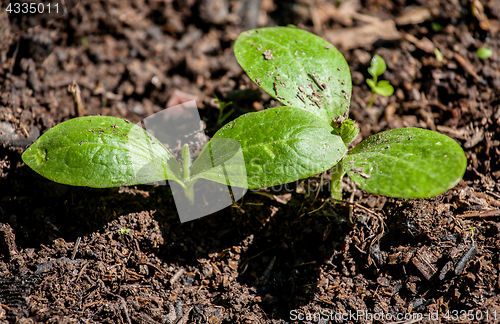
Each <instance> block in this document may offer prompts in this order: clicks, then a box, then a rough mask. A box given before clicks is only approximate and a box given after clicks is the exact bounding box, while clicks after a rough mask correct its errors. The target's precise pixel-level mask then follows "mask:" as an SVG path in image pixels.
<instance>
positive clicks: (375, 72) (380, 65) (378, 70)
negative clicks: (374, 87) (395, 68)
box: [368, 54, 387, 80]
mask: <svg viewBox="0 0 500 324" xmlns="http://www.w3.org/2000/svg"><path fill="white" fill-rule="evenodd" d="M386 69H387V66H386V65H385V61H384V59H383V58H382V57H381V56H380V55H378V54H375V55H374V56H373V58H372V60H371V66H370V67H369V68H368V73H370V75H371V76H372V77H373V79H374V80H377V77H378V76H380V75H382V73H384V72H385V70H386Z"/></svg>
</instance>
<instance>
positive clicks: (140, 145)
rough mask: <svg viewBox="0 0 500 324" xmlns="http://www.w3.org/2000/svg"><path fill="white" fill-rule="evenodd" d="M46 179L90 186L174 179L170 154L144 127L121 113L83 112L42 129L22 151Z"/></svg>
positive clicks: (176, 172)
mask: <svg viewBox="0 0 500 324" xmlns="http://www.w3.org/2000/svg"><path fill="white" fill-rule="evenodd" d="M22 159H23V161H24V162H25V163H26V164H27V165H28V166H29V167H30V168H32V169H33V170H34V171H36V172H37V173H39V174H41V175H42V176H44V177H45V178H47V179H50V180H52V181H55V182H58V183H63V184H68V185H74V186H87V187H94V188H106V187H116V186H122V185H136V184H143V183H151V182H155V181H162V180H166V179H171V180H176V181H179V179H180V177H179V174H180V173H179V171H180V166H179V164H178V163H177V161H176V160H175V158H174V157H173V156H172V154H171V153H170V152H169V151H168V150H167V149H166V147H165V146H163V144H162V143H160V142H159V141H158V140H157V139H156V138H154V137H153V136H151V135H150V134H149V133H147V132H146V131H145V130H144V129H142V128H141V127H139V126H136V125H134V124H132V123H129V122H127V121H125V120H123V119H121V118H116V117H105V116H87V117H80V118H74V119H70V120H68V121H65V122H63V123H61V124H59V125H56V126H55V127H53V128H51V129H50V130H48V131H47V132H46V133H45V134H43V135H42V136H41V137H40V138H39V139H38V140H37V141H36V142H35V143H34V144H33V145H31V146H30V147H29V148H28V149H27V150H26V151H25V152H24V153H23V155H22Z"/></svg>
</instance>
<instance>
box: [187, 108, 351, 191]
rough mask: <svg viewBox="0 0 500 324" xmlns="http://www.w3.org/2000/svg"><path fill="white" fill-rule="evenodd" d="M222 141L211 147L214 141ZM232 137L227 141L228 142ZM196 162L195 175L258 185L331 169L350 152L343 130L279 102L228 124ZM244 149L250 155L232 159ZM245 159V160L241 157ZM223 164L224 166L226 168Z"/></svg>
mask: <svg viewBox="0 0 500 324" xmlns="http://www.w3.org/2000/svg"><path fill="white" fill-rule="evenodd" d="M217 140H218V141H221V142H220V143H221V144H220V145H219V144H218V145H219V147H218V148H217V149H216V150H213V147H212V150H210V147H211V146H212V144H210V143H213V142H214V141H217ZM225 140H227V141H225ZM210 143H209V144H208V145H207V146H206V147H205V148H204V149H203V151H202V152H201V153H200V156H198V158H197V159H196V161H195V162H194V163H193V166H192V168H191V174H192V176H193V179H196V178H205V179H208V180H212V181H215V182H219V183H226V182H225V181H224V177H223V176H224V172H225V174H226V175H227V176H228V179H230V180H231V181H230V183H229V184H230V185H233V186H237V187H243V188H249V189H255V188H261V187H269V186H274V185H279V184H283V183H289V182H292V181H296V180H299V179H303V178H307V177H309V176H312V175H315V174H318V173H321V172H323V171H325V170H328V169H329V168H331V167H332V166H333V165H335V164H337V163H338V161H340V159H341V158H342V157H343V156H344V155H345V154H346V152H347V148H346V146H345V144H344V142H343V141H342V138H341V137H340V135H338V134H336V133H335V131H334V130H333V128H332V127H331V126H330V125H329V124H328V123H327V122H326V121H324V120H322V119H320V118H318V117H317V116H315V115H313V114H311V113H310V112H307V111H304V110H301V109H297V108H293V107H278V108H270V109H266V110H263V111H260V112H254V113H249V114H245V115H243V116H240V117H239V118H237V119H235V120H233V121H231V122H229V123H228V124H226V125H225V126H224V127H222V128H221V129H220V130H219V131H218V132H217V133H216V134H215V135H214V137H213V138H212V140H211V141H210ZM238 153H242V155H243V157H244V160H237V159H236V162H235V163H233V160H231V159H232V158H233V157H234V156H237V154H238ZM241 161H242V162H241ZM222 166H223V168H222Z"/></svg>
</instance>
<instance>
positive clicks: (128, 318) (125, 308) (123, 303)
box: [109, 293, 132, 324]
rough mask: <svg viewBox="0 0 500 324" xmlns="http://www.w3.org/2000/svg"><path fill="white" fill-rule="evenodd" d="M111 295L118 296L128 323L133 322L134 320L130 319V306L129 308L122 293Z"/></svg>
mask: <svg viewBox="0 0 500 324" xmlns="http://www.w3.org/2000/svg"><path fill="white" fill-rule="evenodd" d="M109 294H110V295H111V296H114V297H116V298H118V299H119V300H120V302H121V309H122V310H123V313H124V314H125V320H126V321H127V324H132V321H131V320H130V316H129V315H128V308H127V302H126V301H125V298H123V297H122V296H120V295H116V294H113V293H109Z"/></svg>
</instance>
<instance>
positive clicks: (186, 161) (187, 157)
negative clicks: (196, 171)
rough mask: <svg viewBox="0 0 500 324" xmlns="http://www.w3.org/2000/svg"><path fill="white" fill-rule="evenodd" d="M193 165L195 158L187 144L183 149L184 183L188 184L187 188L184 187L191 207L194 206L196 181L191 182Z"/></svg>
mask: <svg viewBox="0 0 500 324" xmlns="http://www.w3.org/2000/svg"><path fill="white" fill-rule="evenodd" d="M192 163H193V158H192V156H191V152H190V151H189V146H188V145H187V144H184V147H183V148H182V180H183V181H184V183H187V184H188V185H187V186H183V187H184V194H185V195H186V198H187V199H188V200H189V203H190V204H191V205H193V204H194V189H193V186H194V183H195V182H196V181H190V180H189V178H190V177H191V174H190V170H189V169H190V168H191V164H192Z"/></svg>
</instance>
